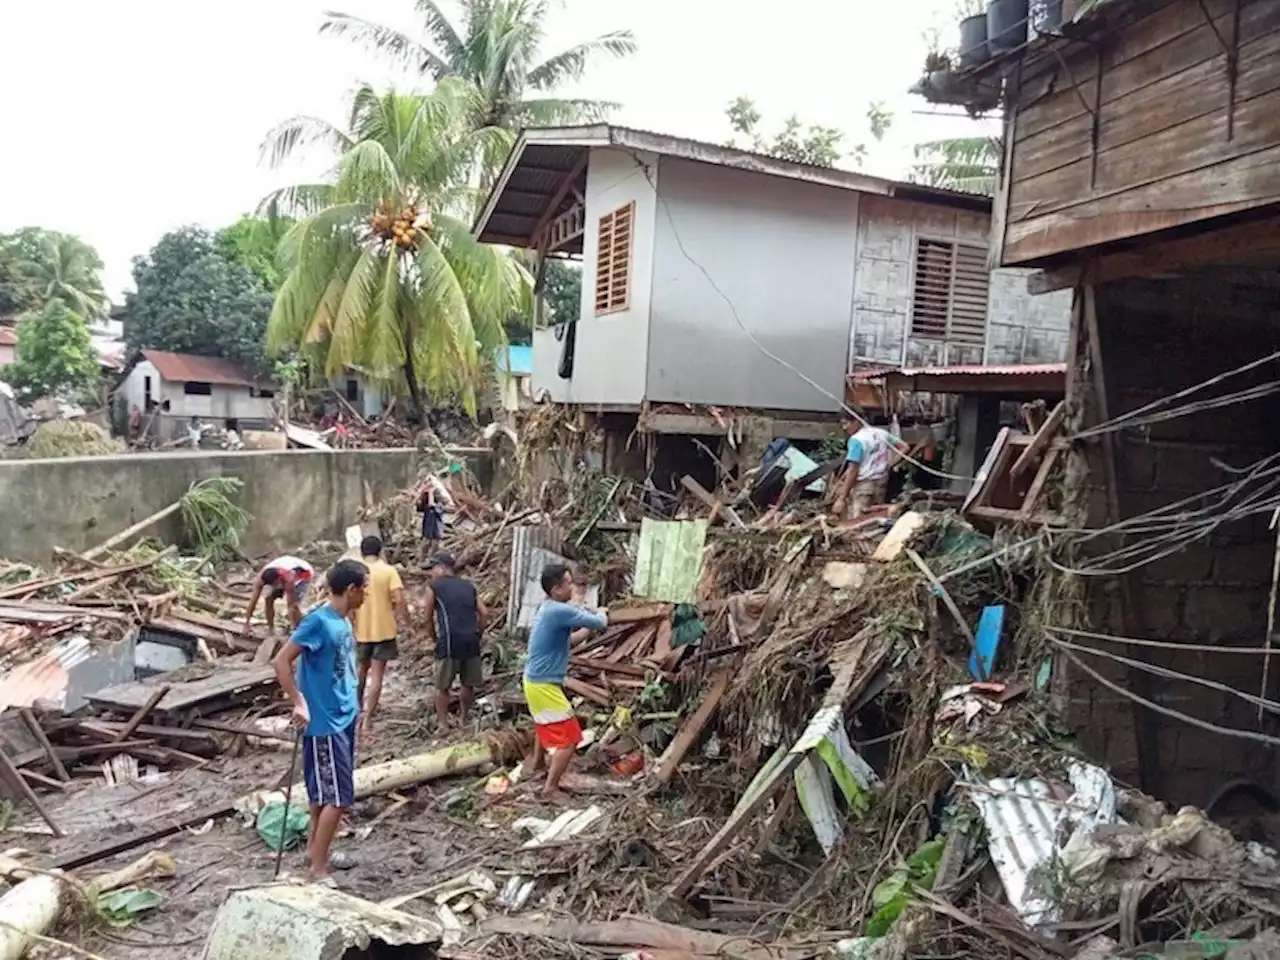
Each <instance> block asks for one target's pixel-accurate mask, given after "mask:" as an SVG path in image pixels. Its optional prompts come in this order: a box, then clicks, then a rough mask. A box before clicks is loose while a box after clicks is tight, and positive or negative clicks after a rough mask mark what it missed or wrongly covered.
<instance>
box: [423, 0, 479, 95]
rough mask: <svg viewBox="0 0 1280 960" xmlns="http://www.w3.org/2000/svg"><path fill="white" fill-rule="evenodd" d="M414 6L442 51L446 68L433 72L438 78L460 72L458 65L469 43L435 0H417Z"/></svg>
mask: <svg viewBox="0 0 1280 960" xmlns="http://www.w3.org/2000/svg"><path fill="white" fill-rule="evenodd" d="M414 6H416V7H417V9H418V14H419V15H420V16H421V17H422V21H423V25H424V26H425V27H426V28H427V34H428V35H429V36H430V37H431V39H432V40H434V41H435V42H436V44H437V45H438V46H439V49H440V51H441V53H442V55H443V56H442V58H441V59H442V62H443V63H444V64H445V66H446V69H445V71H444V72H442V73H440V74H432V76H434V77H435V78H436V79H437V80H439V79H440V78H441V77H445V76H450V75H452V74H455V73H457V72H458V65H459V64H460V63H461V62H462V61H463V59H464V58H465V56H466V49H467V45H466V42H465V41H464V40H463V38H462V37H461V36H460V35H459V34H458V31H457V30H456V29H455V28H454V26H453V23H452V22H451V21H450V20H449V18H448V17H447V16H446V15H445V13H444V11H443V10H441V9H440V6H439V4H437V3H435V2H434V0H417V2H416V3H415V4H414Z"/></svg>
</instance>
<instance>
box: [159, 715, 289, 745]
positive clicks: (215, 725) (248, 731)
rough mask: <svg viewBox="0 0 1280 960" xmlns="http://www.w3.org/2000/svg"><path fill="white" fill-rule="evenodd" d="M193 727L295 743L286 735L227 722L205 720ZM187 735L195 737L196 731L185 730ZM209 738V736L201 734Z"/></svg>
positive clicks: (198, 721)
mask: <svg viewBox="0 0 1280 960" xmlns="http://www.w3.org/2000/svg"><path fill="white" fill-rule="evenodd" d="M191 726H193V727H196V728H198V729H200V730H219V731H221V732H222V733H238V734H241V735H242V736H246V737H262V738H263V739H264V740H281V741H283V742H285V743H293V740H294V738H293V737H291V736H289V735H288V734H284V733H272V732H271V731H269V730H259V729H258V728H257V727H252V726H250V725H248V724H243V723H228V722H226V721H225V720H206V719H203V718H198V719H194V720H192V721H191ZM182 732H183V733H185V734H187V735H195V733H196V731H195V730H184V731H182ZM201 736H207V734H201Z"/></svg>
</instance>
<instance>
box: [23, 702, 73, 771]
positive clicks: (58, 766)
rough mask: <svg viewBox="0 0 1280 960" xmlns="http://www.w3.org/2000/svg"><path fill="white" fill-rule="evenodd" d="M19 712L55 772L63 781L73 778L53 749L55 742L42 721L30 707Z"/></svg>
mask: <svg viewBox="0 0 1280 960" xmlns="http://www.w3.org/2000/svg"><path fill="white" fill-rule="evenodd" d="M18 714H19V715H20V716H21V717H22V722H23V723H25V724H26V725H27V729H28V730H30V731H31V736H33V737H35V738H36V742H37V743H38V744H40V747H41V749H42V750H44V754H45V756H46V757H48V758H49V765H50V766H52V767H53V772H54V773H56V774H57V775H58V779H59V780H61V781H62V782H63V783H67V782H69V781H70V780H71V775H70V774H69V773H67V768H66V767H64V766H63V765H62V761H61V760H60V759H59V758H58V751H56V750H54V749H53V744H52V743H50V742H49V736H48V734H46V733H45V732H44V727H42V726H40V721H39V720H37V719H36V715H35V714H34V713H33V712H32V711H31V708H30V707H20V708H19V709H18Z"/></svg>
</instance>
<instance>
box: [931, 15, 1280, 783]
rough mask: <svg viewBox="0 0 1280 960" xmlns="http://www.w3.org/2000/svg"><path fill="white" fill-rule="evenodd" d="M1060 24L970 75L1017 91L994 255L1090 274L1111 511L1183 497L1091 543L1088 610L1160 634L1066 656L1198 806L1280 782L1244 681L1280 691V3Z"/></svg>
mask: <svg viewBox="0 0 1280 960" xmlns="http://www.w3.org/2000/svg"><path fill="white" fill-rule="evenodd" d="M1052 33H1053V34H1054V35H1042V36H1037V37H1035V38H1034V39H1032V40H1031V41H1030V42H1028V43H1026V44H1023V45H1022V46H1020V47H1019V48H1018V49H1017V50H1015V51H1011V52H1009V53H1006V54H1002V55H1001V56H1000V57H998V58H996V59H993V60H989V61H987V62H986V63H984V64H982V65H980V66H977V67H974V68H972V69H970V70H969V71H968V72H967V73H965V74H963V75H959V76H957V77H953V78H951V81H950V82H951V86H950V89H952V90H955V89H959V88H963V89H967V90H968V91H969V93H970V94H971V95H972V96H973V97H974V102H975V103H976V102H977V101H978V100H980V99H981V98H982V97H988V98H989V97H991V96H992V91H993V90H997V89H998V90H999V91H1000V94H1001V97H1002V100H1003V103H1004V107H1005V137H1004V157H1003V164H1002V178H1001V184H1000V188H999V192H998V195H997V198H996V206H995V213H994V216H993V225H992V243H991V252H992V261H993V263H994V264H995V265H998V266H1002V267H1021V268H1028V267H1030V268H1035V269H1036V271H1037V272H1036V273H1034V274H1033V275H1032V276H1031V278H1030V280H1029V285H1030V288H1031V290H1032V291H1033V292H1044V291H1055V290H1065V289H1073V290H1074V308H1073V326H1072V337H1071V343H1072V346H1071V348H1070V351H1069V358H1068V362H1069V366H1070V367H1071V373H1070V375H1069V377H1068V382H1067V388H1066V389H1067V398H1068V402H1069V404H1070V405H1071V406H1072V409H1073V415H1074V420H1071V419H1069V420H1068V424H1069V426H1068V431H1069V432H1073V433H1075V434H1076V437H1077V440H1076V444H1075V447H1076V449H1077V450H1080V451H1083V452H1084V454H1085V461H1086V464H1087V474H1086V476H1087V480H1086V487H1087V489H1086V490H1085V492H1086V494H1087V497H1088V503H1089V505H1090V509H1089V514H1090V516H1089V522H1090V525H1091V526H1098V527H1102V526H1105V525H1108V524H1112V523H1115V522H1116V521H1118V520H1125V519H1132V518H1136V517H1139V516H1141V515H1147V514H1149V513H1150V511H1153V510H1160V509H1162V508H1163V509H1164V511H1165V512H1164V513H1163V514H1159V515H1157V516H1156V519H1155V520H1154V521H1150V520H1148V521H1144V523H1143V525H1142V526H1140V527H1136V528H1133V532H1132V533H1131V534H1130V535H1129V536H1128V537H1127V539H1123V540H1122V539H1120V538H1118V537H1112V538H1110V539H1105V538H1099V539H1097V540H1095V541H1094V543H1093V544H1092V546H1094V547H1098V548H1099V549H1097V550H1093V551H1091V552H1092V554H1093V556H1092V557H1090V556H1086V557H1084V558H1083V559H1082V560H1081V561H1078V564H1079V565H1080V566H1083V567H1089V568H1090V569H1089V570H1088V571H1086V572H1088V573H1090V574H1095V575H1094V576H1082V577H1080V579H1079V582H1081V583H1084V584H1086V585H1087V586H1086V596H1087V598H1088V601H1089V605H1088V623H1089V626H1087V627H1086V629H1089V630H1092V631H1095V632H1098V633H1105V634H1110V635H1113V636H1117V637H1130V638H1138V639H1139V640H1141V641H1143V642H1142V643H1141V644H1138V643H1134V644H1131V645H1129V646H1128V647H1127V648H1126V646H1125V645H1124V644H1121V643H1118V642H1117V641H1114V640H1113V641H1109V642H1101V643H1098V644H1097V646H1098V647H1099V648H1101V649H1102V650H1103V651H1104V653H1103V654H1093V655H1076V656H1075V659H1074V660H1071V659H1069V658H1065V657H1064V658H1063V659H1062V660H1061V661H1060V664H1061V666H1062V667H1063V674H1062V676H1063V677H1067V676H1070V677H1073V678H1074V679H1075V680H1079V681H1082V682H1080V683H1074V682H1073V683H1072V684H1071V685H1070V687H1069V692H1068V693H1065V694H1064V696H1065V697H1067V699H1068V700H1069V702H1070V705H1071V707H1072V717H1073V719H1074V721H1075V724H1076V726H1077V728H1078V730H1079V731H1080V732H1081V735H1082V736H1083V738H1084V739H1085V741H1086V745H1088V746H1090V747H1091V748H1092V749H1093V750H1094V751H1095V752H1096V753H1099V754H1101V755H1103V756H1105V757H1106V758H1107V760H1108V761H1110V763H1111V764H1112V766H1113V769H1114V770H1115V772H1116V774H1117V775H1118V776H1119V777H1121V778H1125V779H1128V780H1130V782H1134V783H1137V784H1139V785H1140V786H1142V787H1143V788H1144V789H1146V790H1148V791H1150V792H1152V793H1155V794H1156V795H1158V796H1162V797H1164V798H1165V799H1167V800H1169V801H1170V802H1172V803H1174V804H1175V805H1176V804H1177V803H1195V804H1198V805H1205V804H1207V803H1208V802H1209V801H1210V800H1211V799H1212V797H1213V796H1214V794H1215V792H1216V791H1217V790H1218V788H1219V787H1220V786H1221V785H1222V784H1223V783H1224V782H1225V781H1228V780H1230V779H1231V778H1233V777H1244V778H1248V779H1251V780H1254V781H1256V782H1258V783H1261V784H1262V785H1263V786H1265V787H1266V788H1268V789H1269V790H1271V791H1276V790H1277V789H1280V753H1278V752H1277V751H1276V750H1275V749H1274V747H1272V746H1270V745H1268V742H1267V739H1266V738H1267V737H1273V738H1274V737H1275V736H1276V735H1277V724H1276V721H1275V713H1274V712H1270V711H1269V710H1268V709H1260V708H1259V705H1258V704H1257V703H1256V702H1250V701H1248V700H1247V699H1245V698H1244V697H1242V696H1240V694H1245V695H1248V696H1253V697H1264V698H1267V699H1268V700H1273V699H1275V697H1276V695H1277V693H1278V692H1280V665H1275V664H1273V665H1270V666H1268V661H1269V658H1268V657H1267V656H1265V655H1247V654H1244V653H1240V652H1239V651H1234V652H1233V653H1234V655H1225V654H1226V653H1227V651H1226V649H1225V648H1229V647H1240V648H1246V647H1247V648H1252V649H1254V650H1257V649H1259V648H1262V649H1265V648H1269V647H1270V646H1272V644H1273V643H1274V642H1275V641H1276V640H1277V639H1280V637H1277V635H1276V613H1275V610H1276V583H1275V579H1276V573H1277V571H1278V570H1280V563H1277V561H1276V549H1277V546H1278V544H1277V539H1276V537H1277V535H1276V531H1275V530H1274V529H1269V525H1270V524H1271V523H1272V521H1273V517H1274V516H1275V515H1276V514H1275V508H1276V506H1277V502H1276V495H1275V493H1276V486H1277V480H1276V477H1277V474H1278V471H1280V467H1278V466H1277V464H1278V463H1280V429H1278V428H1277V424H1280V392H1278V391H1280V353H1278V352H1277V351H1278V350H1280V0H1106V2H1094V3H1087V4H1083V5H1081V12H1080V13H1079V14H1078V15H1076V16H1075V17H1074V18H1073V19H1072V20H1070V21H1069V22H1066V23H1064V24H1062V25H1061V27H1060V28H1059V29H1057V30H1055V31H1052ZM953 102H954V101H953ZM1188 404H1198V405H1197V406H1193V407H1188ZM1117 418H1120V419H1121V421H1122V422H1117ZM1099 424H1103V425H1108V424H1109V426H1104V427H1102V428H1101V429H1098V428H1097V425H1099ZM1090 426H1093V427H1094V428H1095V429H1094V431H1093V432H1092V435H1091V436H1088V437H1087V438H1086V435H1085V434H1087V433H1088V432H1089V428H1090ZM1101 544H1105V546H1100V545H1101ZM1139 544H1141V546H1139ZM1126 547H1127V548H1128V549H1129V550H1130V554H1129V556H1130V559H1131V560H1132V561H1133V562H1132V563H1121V564H1114V565H1112V566H1111V567H1107V565H1106V564H1105V563H1101V562H1100V561H1098V560H1097V559H1096V557H1097V554H1098V553H1100V552H1106V551H1111V550H1115V549H1123V548H1126ZM1073 565H1075V564H1073ZM1099 569H1111V570H1112V571H1113V575H1103V576H1097V575H1096V574H1097V573H1098V572H1099ZM1147 641H1156V642H1157V644H1164V645H1165V646H1159V645H1155V646H1153V645H1151V644H1150V643H1149V642H1147ZM1171 643H1172V644H1176V645H1175V646H1168V644H1171ZM1106 654H1126V655H1127V656H1128V657H1129V658H1130V660H1131V661H1136V662H1138V663H1140V664H1142V666H1140V667H1135V666H1134V665H1132V664H1129V665H1124V664H1122V663H1120V662H1117V661H1116V660H1115V659H1114V658H1113V657H1108V656H1106ZM1153 668H1154V669H1155V670H1157V671H1159V673H1158V674H1154V675H1153V673H1152V669H1153ZM1272 742H1280V741H1272Z"/></svg>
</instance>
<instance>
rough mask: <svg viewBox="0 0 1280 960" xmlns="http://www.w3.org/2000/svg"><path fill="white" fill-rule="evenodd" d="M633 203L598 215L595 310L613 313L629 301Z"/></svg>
mask: <svg viewBox="0 0 1280 960" xmlns="http://www.w3.org/2000/svg"><path fill="white" fill-rule="evenodd" d="M635 211H636V205H635V204H634V203H629V204H627V205H626V206H625V207H620V208H618V209H617V210H615V211H613V212H612V213H606V214H605V215H604V216H603V217H601V218H600V229H599V235H598V240H599V242H598V244H597V249H596V314H597V315H599V314H602V313H617V312H618V311H620V310H626V309H627V307H628V306H629V305H630V303H631V246H632V240H633V238H634V235H635Z"/></svg>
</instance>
